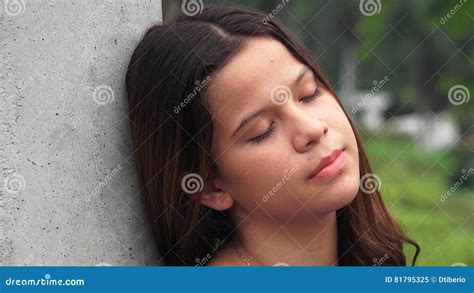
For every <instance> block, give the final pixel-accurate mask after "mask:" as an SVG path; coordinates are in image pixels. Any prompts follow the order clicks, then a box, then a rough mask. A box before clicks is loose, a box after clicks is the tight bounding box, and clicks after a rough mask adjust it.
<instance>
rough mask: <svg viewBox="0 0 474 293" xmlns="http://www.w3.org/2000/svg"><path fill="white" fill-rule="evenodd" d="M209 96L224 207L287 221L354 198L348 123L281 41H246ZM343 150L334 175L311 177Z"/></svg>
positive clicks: (355, 164)
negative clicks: (262, 211)
mask: <svg viewBox="0 0 474 293" xmlns="http://www.w3.org/2000/svg"><path fill="white" fill-rule="evenodd" d="M207 97H208V104H209V108H210V111H211V113H212V114H213V115H214V116H215V117H214V120H213V123H214V124H213V126H214V136H213V144H212V150H211V152H212V155H213V156H214V158H215V159H216V160H217V165H218V169H219V171H220V174H219V178H218V181H216V182H217V183H216V186H217V187H218V188H221V189H222V192H221V193H220V194H221V196H222V197H227V200H224V202H227V203H230V204H228V205H227V206H226V207H225V208H223V209H227V208H231V212H232V213H233V214H234V215H235V216H238V217H242V218H244V217H246V216H247V215H249V214H250V213H252V212H253V211H254V210H255V209H256V208H261V209H264V210H265V211H266V212H267V214H269V215H271V216H272V217H273V218H276V219H289V218H291V217H293V216H294V215H295V214H296V213H297V212H298V215H308V216H309V215H311V214H313V215H317V214H321V215H322V214H325V213H328V212H332V211H335V210H337V209H339V208H341V207H343V206H345V205H346V204H348V203H349V202H350V201H352V199H353V198H354V197H355V195H356V194H357V192H358V189H359V156H358V150H357V144H356V139H355V136H354V133H353V131H352V128H351V126H350V124H349V121H348V120H347V118H346V116H345V114H344V112H343V110H342V109H341V107H340V106H339V104H338V103H337V101H336V98H335V97H334V96H333V95H332V94H331V93H330V92H329V91H327V90H325V89H324V88H323V86H322V84H320V83H318V82H317V81H316V80H315V75H314V74H313V72H312V70H310V69H308V67H307V66H305V65H304V64H302V63H301V62H299V61H298V60H297V59H295V58H294V57H293V55H292V54H291V53H290V52H289V51H288V50H287V49H286V48H285V47H284V46H283V45H282V44H281V43H280V42H279V41H277V40H274V39H270V38H262V37H254V38H250V39H249V41H248V43H247V45H246V46H245V47H244V48H243V49H242V50H241V51H240V52H239V53H238V54H237V55H235V56H234V57H233V58H232V59H231V60H229V63H227V64H226V65H225V66H224V67H223V68H222V69H221V70H220V71H219V72H218V73H217V74H215V76H214V78H213V79H212V81H211V87H210V88H209V90H208V96H207ZM260 110H262V111H260ZM253 113H258V115H252V114H253ZM248 117H251V118H248ZM242 121H244V123H242ZM341 150H345V151H344V152H343V153H342V155H341V156H340V157H339V159H338V160H337V161H339V163H341V164H339V166H338V163H337V162H336V163H334V164H332V166H330V167H331V168H332V169H333V173H334V174H333V175H329V176H325V177H319V178H316V179H309V178H310V177H311V175H313V174H314V173H315V171H316V170H317V168H318V166H319V167H321V164H323V163H325V162H326V161H325V159H324V158H326V159H327V157H328V156H329V155H331V154H333V155H334V154H336V155H337V154H338V152H339V151H341ZM344 156H345V159H344V158H343V157H344ZM326 164H327V162H326ZM326 164H323V165H326ZM337 167H339V168H337ZM337 170H339V171H337ZM326 171H327V170H326ZM329 173H331V172H329ZM320 174H322V173H320ZM216 207H217V205H215V206H214V208H216ZM217 209H219V208H217Z"/></svg>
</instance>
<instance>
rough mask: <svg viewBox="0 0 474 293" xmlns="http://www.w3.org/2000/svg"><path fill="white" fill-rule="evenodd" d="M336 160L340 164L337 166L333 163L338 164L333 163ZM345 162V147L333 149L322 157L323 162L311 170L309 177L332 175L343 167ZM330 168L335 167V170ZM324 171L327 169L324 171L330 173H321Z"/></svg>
mask: <svg viewBox="0 0 474 293" xmlns="http://www.w3.org/2000/svg"><path fill="white" fill-rule="evenodd" d="M343 152H344V153H343ZM336 160H337V163H338V164H337V166H333V165H336V164H333V163H335V161H336ZM344 163H345V149H338V150H333V151H332V152H331V153H330V154H329V155H327V156H325V157H323V158H322V159H321V162H320V163H319V165H318V166H317V167H316V169H315V170H313V171H312V172H311V174H310V176H309V177H308V179H313V178H315V177H322V176H326V175H332V173H335V172H337V171H338V170H339V169H340V168H342V167H343V165H344ZM331 167H332V168H331ZM329 169H334V170H330V171H332V172H328V171H329ZM322 171H326V172H324V173H328V174H321V173H323V172H322ZM329 173H330V174H329Z"/></svg>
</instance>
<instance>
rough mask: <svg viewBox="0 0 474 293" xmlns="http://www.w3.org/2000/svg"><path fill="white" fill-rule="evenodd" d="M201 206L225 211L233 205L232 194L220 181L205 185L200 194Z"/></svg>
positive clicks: (212, 181) (215, 180)
mask: <svg viewBox="0 0 474 293" xmlns="http://www.w3.org/2000/svg"><path fill="white" fill-rule="evenodd" d="M201 204H203V205H205V206H207V207H209V208H211V209H215V210H218V211H225V210H227V209H230V208H231V207H232V206H233V205H234V198H233V197H232V193H231V192H230V190H229V189H228V188H227V187H226V185H225V184H224V183H223V182H222V181H221V180H220V179H213V180H211V181H209V182H207V183H206V184H205V188H204V189H203V192H202V194H201Z"/></svg>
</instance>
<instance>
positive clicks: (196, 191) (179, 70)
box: [126, 5, 420, 266]
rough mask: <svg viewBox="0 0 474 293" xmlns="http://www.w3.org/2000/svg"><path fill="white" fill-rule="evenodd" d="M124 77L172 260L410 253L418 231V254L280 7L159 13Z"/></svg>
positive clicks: (298, 259) (260, 260)
mask: <svg viewBox="0 0 474 293" xmlns="http://www.w3.org/2000/svg"><path fill="white" fill-rule="evenodd" d="M126 86H127V92H128V97H129V107H130V112H129V117H130V120H131V127H132V134H133V144H134V155H135V160H136V165H137V169H138V172H139V176H140V184H141V191H142V192H143V195H144V202H145V206H146V209H147V212H148V217H149V222H150V225H151V227H152V231H153V233H154V236H155V239H156V242H157V245H158V249H159V251H160V253H161V256H162V260H163V261H164V263H165V264H167V265H187V266H202V265H211V266H213V265H215V266H222V265H232V266H239V265H247V266H262V265H265V266H267V265H290V266H293V265H295V266H298V265H300V266H306V265H308V266H315V265H406V257H405V254H404V252H403V246H404V244H405V243H408V244H411V245H413V246H415V248H416V253H415V256H414V258H413V261H412V264H413V265H414V263H415V261H416V257H417V256H418V253H419V250H420V249H419V246H418V245H417V244H416V242H414V241H412V240H410V239H409V238H408V237H407V236H406V235H405V234H404V232H403V231H402V230H401V228H400V226H399V224H398V223H397V222H396V221H395V219H394V218H393V217H392V216H391V215H390V213H389V211H388V210H387V208H386V207H385V205H384V203H383V201H382V198H381V196H380V192H379V190H378V183H379V182H378V181H377V180H376V179H377V177H376V176H375V175H373V174H372V171H371V168H370V165H369V162H368V160H367V156H366V154H365V152H364V150H363V144H362V142H361V140H360V138H359V136H358V134H357V132H356V128H355V127H354V124H353V123H352V121H351V120H350V118H349V116H348V115H347V113H346V112H345V110H344V109H343V107H342V104H341V102H340V100H339V98H338V97H337V96H336V94H335V93H334V91H333V89H332V88H331V86H330V85H329V82H328V81H327V80H326V78H325V77H324V76H323V75H322V73H321V71H320V70H319V69H318V67H317V66H316V64H315V62H314V60H313V59H312V58H311V55H310V54H309V53H308V51H307V49H305V48H304V47H303V46H302V45H301V44H299V43H298V42H297V41H296V40H295V39H294V38H293V37H292V36H291V35H290V34H289V33H288V32H287V30H286V29H284V28H283V27H282V26H281V25H280V24H278V23H277V22H276V21H275V20H274V19H272V18H269V17H268V16H266V15H265V14H263V13H261V12H257V11H251V10H249V9H247V8H243V7H239V6H215V5H209V6H206V7H204V9H203V11H202V13H200V14H198V15H195V16H187V15H184V14H183V15H180V16H179V17H177V19H176V20H175V21H174V22H173V23H170V24H167V25H156V26H153V27H151V28H150V29H149V30H148V31H147V32H146V34H145V35H144V37H143V38H142V40H141V41H140V43H139V44H138V46H137V48H136V49H135V51H134V53H133V55H132V57H131V60H130V64H129V67H128V71H127V76H126ZM374 178H375V179H374Z"/></svg>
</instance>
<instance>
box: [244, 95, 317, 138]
mask: <svg viewBox="0 0 474 293" xmlns="http://www.w3.org/2000/svg"><path fill="white" fill-rule="evenodd" d="M320 95H321V90H319V89H316V91H315V92H314V94H312V95H311V96H308V97H304V98H302V99H301V101H305V102H303V104H306V103H309V102H311V101H314V100H315V99H316V98H318V97H319V96H320ZM274 125H275V122H274V121H273V122H272V123H271V124H270V128H269V129H268V130H267V131H265V133H264V134H262V135H259V136H257V137H254V138H252V139H251V140H250V141H251V142H253V143H256V144H258V143H260V142H261V141H262V140H264V139H266V138H267V137H269V136H270V135H272V133H273V131H275V126H274Z"/></svg>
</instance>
